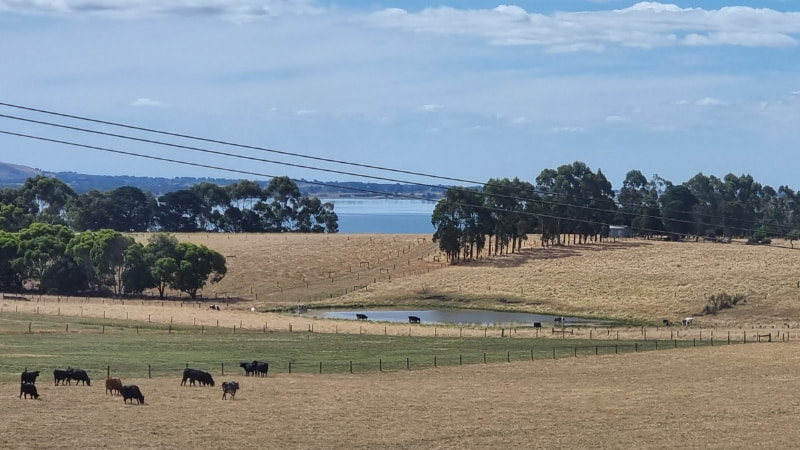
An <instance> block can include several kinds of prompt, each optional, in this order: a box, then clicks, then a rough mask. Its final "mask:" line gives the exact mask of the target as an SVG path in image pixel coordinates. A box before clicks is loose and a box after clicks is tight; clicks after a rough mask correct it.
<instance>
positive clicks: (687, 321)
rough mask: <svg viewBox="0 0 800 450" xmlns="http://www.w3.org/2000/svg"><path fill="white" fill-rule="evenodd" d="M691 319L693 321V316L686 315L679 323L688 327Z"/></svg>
mask: <svg viewBox="0 0 800 450" xmlns="http://www.w3.org/2000/svg"><path fill="white" fill-rule="evenodd" d="M693 321H694V319H693V318H691V317H687V318H685V319H683V320H681V323H682V324H683V326H685V327H688V326H689V325H691V324H692V322H693Z"/></svg>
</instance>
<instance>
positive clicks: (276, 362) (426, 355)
mask: <svg viewBox="0 0 800 450" xmlns="http://www.w3.org/2000/svg"><path fill="white" fill-rule="evenodd" d="M29 330H30V332H29ZM720 344H721V342H719V341H718V342H717V345H720ZM676 345H677V346H678V347H687V346H693V345H698V346H699V345H712V343H711V342H710V341H707V340H706V341H658V342H656V341H652V340H650V341H643V340H640V341H608V340H602V341H598V340H584V339H564V340H562V339H544V338H538V339H537V338H524V339H523V338H498V337H489V338H482V337H471V338H452V337H415V336H382V335H358V334H356V335H352V334H319V333H310V332H308V331H299V332H293V333H289V332H266V333H264V332H263V331H262V332H259V331H254V330H249V331H246V332H242V331H241V330H237V332H236V333H233V332H232V331H231V329H218V328H213V327H212V328H201V327H173V326H170V325H168V324H167V325H164V324H153V323H138V324H134V325H132V324H131V323H130V322H123V321H114V320H104V319H91V318H81V319H79V320H76V318H75V317H58V316H41V315H28V314H17V313H0V382H11V381H17V380H19V374H20V373H21V372H22V371H23V369H24V368H26V367H27V368H28V370H41V371H42V374H41V375H40V377H41V378H40V380H46V382H52V370H53V369H55V368H66V367H68V366H70V367H80V368H82V369H85V370H87V372H88V373H89V375H90V377H91V378H93V379H95V380H98V381H99V380H101V379H103V378H104V377H105V375H106V371H107V370H108V369H109V368H110V372H111V374H112V375H115V376H120V377H123V378H126V377H147V376H153V377H157V376H175V377H176V378H178V377H180V376H181V372H182V370H183V369H184V368H185V367H187V365H188V366H189V367H193V368H197V369H202V370H207V371H209V372H211V373H212V374H213V375H218V374H221V373H222V371H223V370H224V372H225V374H238V375H241V374H243V371H242V369H241V368H239V363H240V362H244V361H252V360H254V359H258V360H263V361H268V362H269V363H270V372H271V373H287V372H289V371H290V370H291V372H292V373H320V367H321V370H322V373H323V374H324V373H345V372H349V371H350V370H351V364H352V371H353V372H356V373H363V372H376V371H378V370H384V371H394V370H406V369H412V370H413V369H425V368H432V367H434V365H436V366H448V365H449V366H452V365H459V364H483V363H484V362H485V363H503V362H507V361H521V360H531V359H532V358H533V359H552V358H554V357H555V358H571V357H576V356H579V357H581V356H594V355H596V354H598V355H605V354H614V353H626V352H633V351H649V350H656V347H658V349H659V350H661V349H671V348H674V347H675V346H676Z"/></svg>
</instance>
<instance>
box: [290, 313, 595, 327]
mask: <svg viewBox="0 0 800 450" xmlns="http://www.w3.org/2000/svg"><path fill="white" fill-rule="evenodd" d="M356 314H364V315H366V316H367V318H368V319H367V320H369V321H372V322H408V316H417V317H419V318H420V321H421V323H423V324H425V323H434V324H449V325H480V326H486V327H490V326H511V325H532V324H533V322H542V323H543V324H547V325H545V326H549V325H550V324H552V323H553V321H554V320H555V318H556V317H557V316H549V315H542V314H530V313H518V312H504V311H483V310H474V309H425V310H382V309H346V310H335V311H329V310H326V311H313V310H312V311H309V312H307V313H306V314H305V315H306V316H309V317H316V318H321V319H349V320H357V319H356ZM565 322H566V324H567V325H569V324H573V325H574V324H597V323H600V322H601V321H598V320H593V319H581V318H577V317H566V320H565Z"/></svg>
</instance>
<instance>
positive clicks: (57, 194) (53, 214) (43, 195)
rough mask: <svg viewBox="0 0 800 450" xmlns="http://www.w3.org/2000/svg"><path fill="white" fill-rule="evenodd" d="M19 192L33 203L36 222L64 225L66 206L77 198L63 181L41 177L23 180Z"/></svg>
mask: <svg viewBox="0 0 800 450" xmlns="http://www.w3.org/2000/svg"><path fill="white" fill-rule="evenodd" d="M20 192H21V194H22V196H23V198H25V199H26V200H27V201H28V202H32V203H33V209H34V212H35V214H36V221H38V222H46V223H61V224H63V223H65V219H66V217H65V215H66V210H67V205H68V204H69V202H70V201H71V200H74V199H75V198H77V197H78V194H76V193H75V191H74V190H73V189H72V188H71V187H69V186H68V185H67V184H66V183H64V182H63V181H61V180H59V179H58V178H53V177H46V176H43V175H37V176H36V177H34V178H28V179H27V180H25V183H24V184H23V185H22V187H21V188H20Z"/></svg>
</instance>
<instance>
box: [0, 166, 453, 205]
mask: <svg viewBox="0 0 800 450" xmlns="http://www.w3.org/2000/svg"><path fill="white" fill-rule="evenodd" d="M37 175H44V176H48V177H54V178H58V179H59V180H61V181H63V182H64V183H66V184H67V185H69V186H70V187H71V188H72V189H74V190H75V192H77V193H79V194H85V193H86V192H89V191H90V190H92V189H96V190H98V191H110V190H112V189H116V188H118V187H121V186H134V187H137V188H139V189H141V190H143V191H145V192H147V191H149V192H152V193H153V195H156V196H158V195H161V194H164V193H166V192H172V191H178V190H181V189H187V188H189V187H191V186H194V185H195V184H197V183H201V182H204V181H205V182H208V183H214V184H218V185H220V186H227V185H229V184H231V183H235V182H238V181H240V179H232V178H194V177H177V178H159V177H135V176H126V175H116V176H111V175H87V174H80V173H75V172H49V171H44V170H40V169H33V168H31V167H26V166H19V165H16V164H9V163H4V162H0V188H6V187H10V188H17V187H19V186H22V184H23V183H25V180H26V179H28V178H31V177H35V176H37ZM253 181H256V182H258V183H259V184H260V185H261V187H262V188H263V187H266V186H267V185H268V184H269V181H270V180H253ZM296 183H297V187H298V188H300V192H301V193H302V195H305V196H309V197H319V198H336V197H339V198H353V197H384V196H390V195H395V196H396V195H402V196H413V197H419V198H425V199H428V200H438V199H440V198H442V196H443V195H444V192H445V191H446V190H447V187H448V186H444V185H439V186H436V187H428V186H419V185H415V184H400V183H395V184H388V183H364V182H357V181H343V182H336V181H330V182H327V181H326V182H318V181H316V180H315V181H306V180H298V181H296Z"/></svg>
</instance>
